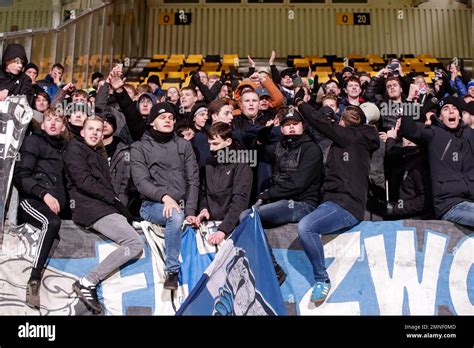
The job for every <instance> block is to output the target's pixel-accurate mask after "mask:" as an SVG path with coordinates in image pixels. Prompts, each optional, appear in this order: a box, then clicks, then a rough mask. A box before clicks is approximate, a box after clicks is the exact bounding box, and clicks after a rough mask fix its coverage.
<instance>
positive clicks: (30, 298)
mask: <svg viewBox="0 0 474 348" xmlns="http://www.w3.org/2000/svg"><path fill="white" fill-rule="evenodd" d="M40 286H41V280H39V279H30V280H28V284H27V285H26V304H27V305H28V306H30V307H33V308H37V309H39V308H40V296H39V288H40Z"/></svg>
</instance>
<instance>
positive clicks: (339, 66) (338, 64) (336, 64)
mask: <svg viewBox="0 0 474 348" xmlns="http://www.w3.org/2000/svg"><path fill="white" fill-rule="evenodd" d="M332 68H333V69H334V71H336V72H341V71H342V69H344V63H343V62H334V63H332Z"/></svg>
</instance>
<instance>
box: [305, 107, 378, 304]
mask: <svg viewBox="0 0 474 348" xmlns="http://www.w3.org/2000/svg"><path fill="white" fill-rule="evenodd" d="M297 103H298V104H299V105H298V108H299V110H300V112H301V113H302V115H303V116H304V119H305V120H306V122H307V123H309V125H310V126H312V127H313V128H315V129H316V130H317V131H318V132H320V133H322V134H323V135H325V136H327V137H328V138H329V139H331V140H332V141H333V144H332V146H331V148H330V150H329V155H328V160H327V163H326V168H325V179H324V184H323V188H322V190H323V200H322V202H323V203H322V204H321V205H319V206H318V208H317V209H316V210H314V211H313V212H312V213H310V214H308V215H306V216H305V217H304V218H303V219H302V220H300V222H299V223H298V235H299V237H300V240H301V243H302V245H303V248H304V250H305V253H306V255H307V256H308V258H309V259H310V262H311V265H312V267H313V273H314V279H315V281H316V283H315V285H314V287H313V291H312V294H311V301H312V302H315V303H322V302H323V301H324V300H325V299H326V297H327V295H328V293H329V290H330V288H331V283H330V280H329V276H328V274H327V271H326V266H325V263H324V249H323V244H322V242H321V239H320V235H321V234H328V233H334V232H336V231H340V230H342V229H346V228H350V227H352V226H355V225H356V224H358V223H359V222H360V221H362V220H363V219H364V213H365V206H366V202H367V192H368V184H369V178H368V177H369V168H370V158H371V156H372V153H373V152H374V151H375V150H377V149H378V147H379V139H378V134H377V129H376V128H375V127H373V126H371V125H366V124H365V123H366V120H365V115H364V113H363V112H362V110H361V109H360V108H358V107H356V106H348V107H347V108H346V110H345V111H344V112H343V113H342V116H341V120H340V122H339V124H335V123H332V122H330V121H328V120H327V119H326V118H325V117H324V116H323V115H322V114H321V113H319V112H318V111H317V110H316V109H314V108H312V107H311V106H309V105H308V104H306V103H304V102H303V101H302V100H301V101H300V100H298V99H297Z"/></svg>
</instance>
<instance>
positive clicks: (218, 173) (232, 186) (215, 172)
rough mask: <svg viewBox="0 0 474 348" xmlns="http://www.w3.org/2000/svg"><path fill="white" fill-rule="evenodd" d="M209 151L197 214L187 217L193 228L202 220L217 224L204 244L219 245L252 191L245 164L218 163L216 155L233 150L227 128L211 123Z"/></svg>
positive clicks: (244, 206)
mask: <svg viewBox="0 0 474 348" xmlns="http://www.w3.org/2000/svg"><path fill="white" fill-rule="evenodd" d="M209 148H210V149H211V152H212V154H213V156H212V157H210V158H209V159H208V161H207V163H206V166H205V175H204V177H203V181H202V185H201V186H202V188H201V192H200V207H199V214H198V216H196V217H191V222H192V224H193V225H194V226H195V227H199V225H200V223H201V222H203V221H205V220H215V221H219V222H220V223H219V226H218V229H219V230H218V231H217V232H215V233H213V234H211V235H210V236H209V237H208V242H209V243H212V244H220V243H221V242H222V241H223V240H224V238H227V237H229V236H230V235H231V233H232V232H233V231H234V229H235V227H236V225H237V224H238V222H239V216H240V214H241V213H242V211H243V210H244V209H246V208H247V207H248V203H249V199H250V191H251V189H252V170H251V169H250V166H249V164H248V163H227V162H225V161H220V160H219V157H218V156H219V152H220V151H224V149H226V148H228V149H229V150H230V151H232V150H236V149H237V148H235V147H234V146H233V142H232V129H231V127H230V125H228V124H226V123H222V122H218V123H215V124H213V125H212V126H211V128H210V129H209ZM224 157H225V156H223V158H224Z"/></svg>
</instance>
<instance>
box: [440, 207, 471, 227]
mask: <svg viewBox="0 0 474 348" xmlns="http://www.w3.org/2000/svg"><path fill="white" fill-rule="evenodd" d="M441 219H442V220H448V221H452V222H455V223H457V224H460V225H465V226H471V227H474V202H467V201H466V202H461V203H458V204H456V205H455V206H454V207H452V208H451V209H449V210H448V212H447V213H446V214H444V215H443V216H442V218H441Z"/></svg>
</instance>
